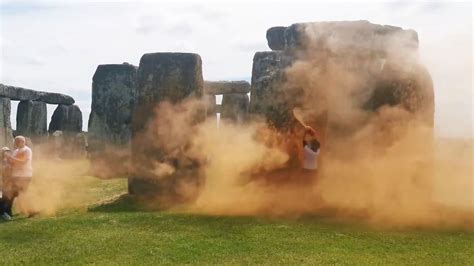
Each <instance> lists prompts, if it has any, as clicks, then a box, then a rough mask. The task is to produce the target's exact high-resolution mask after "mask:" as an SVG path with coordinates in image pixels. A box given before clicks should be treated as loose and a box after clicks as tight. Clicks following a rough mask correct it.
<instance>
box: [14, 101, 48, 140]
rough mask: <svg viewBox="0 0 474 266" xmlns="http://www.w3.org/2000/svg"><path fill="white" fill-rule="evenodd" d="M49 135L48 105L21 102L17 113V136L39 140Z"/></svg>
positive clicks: (35, 102)
mask: <svg viewBox="0 0 474 266" xmlns="http://www.w3.org/2000/svg"><path fill="white" fill-rule="evenodd" d="M47 133H48V130H47V111H46V103H44V102H37V101H21V102H20V103H19V104H18V110H17V113H16V134H18V135H23V136H25V137H29V138H32V139H37V138H39V137H43V136H45V135H47Z"/></svg>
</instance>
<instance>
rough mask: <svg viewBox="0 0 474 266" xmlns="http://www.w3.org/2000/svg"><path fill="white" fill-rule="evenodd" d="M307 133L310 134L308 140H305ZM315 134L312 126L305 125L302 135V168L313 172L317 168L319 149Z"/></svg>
mask: <svg viewBox="0 0 474 266" xmlns="http://www.w3.org/2000/svg"><path fill="white" fill-rule="evenodd" d="M308 135H309V136H310V140H307V137H308ZM316 135H317V134H316V130H314V129H313V128H312V127H310V126H306V127H305V133H304V136H303V158H304V159H303V169H304V170H305V171H307V172H311V173H313V174H314V173H315V172H316V170H317V169H318V156H319V153H320V151H321V150H320V146H321V144H320V143H319V141H318V139H317V136H316Z"/></svg>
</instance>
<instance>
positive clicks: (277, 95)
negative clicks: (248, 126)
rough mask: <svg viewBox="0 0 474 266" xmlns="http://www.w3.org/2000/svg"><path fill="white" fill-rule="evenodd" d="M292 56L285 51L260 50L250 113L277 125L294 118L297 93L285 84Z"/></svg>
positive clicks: (283, 124) (253, 76) (255, 60)
mask: <svg viewBox="0 0 474 266" xmlns="http://www.w3.org/2000/svg"><path fill="white" fill-rule="evenodd" d="M290 62H291V58H289V57H287V56H286V54H285V53H284V52H281V51H273V52H257V53H256V54H255V56H254V58H253V67H252V90H251V91H252V92H251V94H250V113H252V114H254V115H260V116H262V117H264V118H266V119H267V120H268V122H269V123H271V124H272V125H274V126H276V127H277V128H282V127H286V126H287V125H288V123H289V122H290V121H292V120H293V115H292V108H293V106H292V105H293V104H292V103H293V102H294V97H296V96H297V95H294V94H293V92H292V91H287V88H285V87H284V86H283V85H284V69H285V68H286V67H287V66H288V65H289V64H290Z"/></svg>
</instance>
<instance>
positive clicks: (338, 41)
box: [267, 20, 418, 53]
mask: <svg viewBox="0 0 474 266" xmlns="http://www.w3.org/2000/svg"><path fill="white" fill-rule="evenodd" d="M267 41H268V46H269V47H270V48H271V49H272V50H285V49H286V50H301V49H308V48H309V49H321V50H324V49H328V51H331V52H332V53H341V52H344V53H348V52H350V53H364V52H368V51H370V52H372V53H373V52H379V53H384V52H385V51H386V49H387V48H388V47H390V45H391V44H394V43H398V44H399V46H400V47H405V48H413V49H416V48H418V35H417V33H416V32H415V31H414V30H410V29H407V30H404V29H402V28H400V27H395V26H390V25H379V24H372V23H370V22H369V21H366V20H359V21H328V22H310V23H295V24H292V25H290V26H289V27H272V28H270V29H268V31H267Z"/></svg>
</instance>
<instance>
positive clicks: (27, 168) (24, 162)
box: [5, 136, 33, 217]
mask: <svg viewBox="0 0 474 266" xmlns="http://www.w3.org/2000/svg"><path fill="white" fill-rule="evenodd" d="M14 144H15V150H13V152H12V153H11V155H10V154H5V157H6V158H7V161H8V163H9V165H10V166H11V176H10V177H9V178H8V182H7V185H6V186H5V188H6V189H5V190H6V191H5V194H6V195H5V202H6V204H5V213H7V214H8V215H9V216H10V217H12V207H13V202H14V201H15V198H17V197H18V196H19V195H21V194H23V193H25V192H26V191H27V189H28V186H29V184H30V182H31V178H32V176H33V167H32V159H33V152H32V151H31V149H30V148H29V147H28V146H26V139H25V137H23V136H17V137H15V143H14Z"/></svg>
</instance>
